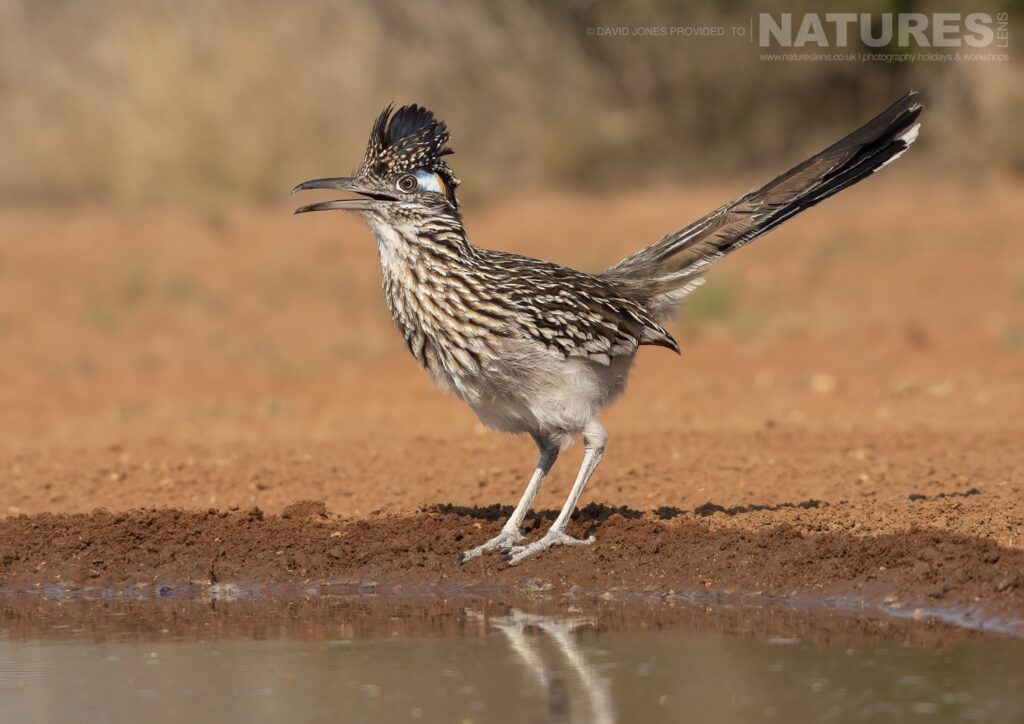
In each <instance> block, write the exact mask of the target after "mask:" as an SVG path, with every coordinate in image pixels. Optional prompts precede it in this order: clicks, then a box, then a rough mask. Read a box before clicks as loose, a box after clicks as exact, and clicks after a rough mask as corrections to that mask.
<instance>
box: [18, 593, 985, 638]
mask: <svg viewBox="0 0 1024 724" xmlns="http://www.w3.org/2000/svg"><path fill="white" fill-rule="evenodd" d="M337 590H338V588H337V587H332V588H330V589H317V590H316V592H314V591H313V590H311V589H304V590H303V589H301V588H289V589H288V590H287V591H281V590H279V589H275V590H273V591H267V592H265V593H264V594H263V595H258V596H252V595H244V594H243V595H242V596H240V597H239V598H234V599H231V598H229V599H210V598H205V599H204V598H201V597H200V598H183V597H179V596H170V597H167V596H156V597H154V596H151V595H146V594H145V593H140V594H139V595H137V596H125V597H115V598H88V597H83V598H72V599H68V598H63V599H59V600H57V599H54V598H46V597H42V596H25V595H14V596H2V595H0V638H3V639H7V640H10V641H38V640H46V641H62V640H72V639H73V640H78V641H81V640H83V639H85V640H90V641H118V642H122V643H124V642H127V641H173V640H193V639H203V640H209V639H230V638H249V639H266V638H274V637H284V636H287V637H288V638H293V639H306V640H324V639H330V638H370V637H388V638H390V637H394V636H420V637H422V636H484V635H486V634H487V628H486V627H485V626H484V625H482V624H483V622H484V621H485V620H487V619H488V618H493V617H500V616H505V615H508V614H509V612H510V611H512V610H517V611H524V612H528V613H531V614H536V615H541V616H547V615H550V616H556V617H566V616H570V617H573V618H577V619H586V621H587V622H588V625H589V628H590V629H592V630H594V631H625V632H641V631H659V630H663V629H681V630H685V631H691V632H701V633H725V634H730V635H743V636H753V637H755V638H761V639H781V640H784V641H796V640H800V641H807V642H811V643H817V644H830V643H836V642H847V643H868V644H870V643H880V644H885V645H888V646H891V645H908V646H936V645H945V644H949V643H954V642H958V641H964V640H973V639H978V638H986V637H989V636H990V634H987V633H985V632H982V631H979V630H976V629H967V628H963V627H960V626H955V625H952V624H947V623H943V622H940V621H937V620H934V619H926V618H922V619H919V620H914V619H899V618H894V617H891V616H885V615H881V614H874V615H864V614H859V615H857V614H854V613H851V612H849V611H840V610H835V609H828V608H823V607H817V608H814V607H808V608H804V609H795V608H792V607H787V606H779V605H763V604H758V602H757V600H756V599H754V598H751V597H745V598H743V599H742V600H740V599H736V600H730V601H724V600H722V601H716V602H715V603H714V604H713V605H707V604H706V603H694V602H687V601H679V600H662V599H657V600H652V599H640V598H632V599H629V600H602V599H593V598H591V599H586V598H578V599H574V600H573V601H571V602H569V603H568V604H567V603H566V601H565V599H564V598H561V597H545V596H538V595H524V594H522V593H515V594H506V595H502V594H472V593H470V594H463V595H459V596H454V597H439V596H434V595H417V596H408V595H407V596H401V595H398V596H368V595H365V594H361V595H351V594H348V595H347V594H339V593H337ZM709 600H710V599H709Z"/></svg>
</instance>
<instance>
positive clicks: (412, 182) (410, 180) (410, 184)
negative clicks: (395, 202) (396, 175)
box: [398, 174, 420, 194]
mask: <svg viewBox="0 0 1024 724" xmlns="http://www.w3.org/2000/svg"><path fill="white" fill-rule="evenodd" d="M419 185H420V182H419V181H417V180H416V177H415V176H413V175H412V174H406V175H405V176H403V177H402V178H400V179H398V190H399V191H403V192H405V193H407V194H411V193H412V192H413V191H415V190H416V189H417V188H419Z"/></svg>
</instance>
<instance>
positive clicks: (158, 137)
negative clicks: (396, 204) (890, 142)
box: [0, 0, 1024, 208]
mask: <svg viewBox="0 0 1024 724" xmlns="http://www.w3.org/2000/svg"><path fill="white" fill-rule="evenodd" d="M974 9H977V10H984V11H986V12H990V13H995V12H998V11H1001V10H1003V11H1007V12H1008V13H1009V16H1010V21H1011V26H1012V27H1011V32H1010V39H1011V48H1010V51H1009V52H1010V55H1011V62H1010V63H996V62H962V63H916V64H885V63H875V64H861V63H831V64H830V63H807V62H775V63H772V62H767V61H761V60H759V58H758V52H759V51H758V49H757V47H756V46H754V45H751V44H750V42H749V40H748V39H735V38H732V37H729V36H728V35H727V36H726V37H724V38H706V39H682V38H678V37H653V38H652V37H640V38H635V37H634V38H629V37H627V38H622V37H606V36H605V37H602V36H601V35H600V34H598V33H594V34H588V33H587V29H588V28H595V27H608V26H613V27H620V26H627V27H630V28H632V27H635V26H668V27H671V26H678V25H726V26H728V25H739V26H748V25H749V23H750V19H751V17H753V16H756V15H757V13H759V12H774V13H777V12H782V11H787V12H802V11H804V10H809V11H811V10H813V11H816V12H827V11H829V10H834V11H850V10H856V11H858V12H876V13H880V12H899V11H917V12H935V11H946V12H951V11H952V12H967V11H969V10H974ZM1022 19H1024V3H1022V2H1020V0H1013V1H1009V0H997V1H996V2H988V3H986V2H979V3H974V2H967V3H963V2H958V3H950V2H948V0H942V1H941V2H939V1H937V0H936V1H934V2H933V1H931V0H920V1H914V0H904V1H902V2H894V1H893V0H858V3H857V7H856V8H851V7H850V6H849V3H848V2H842V1H841V0H837V1H835V2H832V1H828V2H818V3H811V2H807V3H805V4H804V5H801V4H799V3H790V4H787V5H785V6H781V5H779V4H777V3H776V4H768V3H765V2H762V1H761V0H730V1H728V2H723V3H718V4H715V5H712V4H710V3H706V2H696V1H693V0H691V1H688V2H669V1H668V0H634V1H633V2H615V1H613V0H569V1H568V2H562V3H548V2H540V0H536V1H535V2H518V3H511V2H483V3H469V2H464V3H463V2H450V1H446V0H423V1H421V2H408V3H405V2H402V3H400V2H392V1H384V2H339V1H338V0H301V1H298V2H283V1H282V0H214V1H210V2H200V1H199V0H183V1H181V2H167V1H165V0H133V1H132V2H121V1H120V0H66V1H62V0H0V101H2V102H0V134H2V137H3V139H4V141H3V145H4V150H3V163H2V164H0V204H5V205H8V206H10V205H22V204H35V203H49V202H54V201H58V202H68V201H73V202H79V203H84V204H92V205H111V206H114V207H119V208H133V207H139V206H152V205H189V206H194V207H196V208H214V207H216V206H217V205H220V204H223V203H227V202H232V203H264V202H267V201H269V200H272V199H280V198H281V197H282V195H283V194H285V193H286V192H287V190H288V188H289V187H290V186H291V185H292V184H293V183H294V182H296V181H298V180H301V179H303V178H307V177H311V176H320V175H326V174H338V173H344V172H347V171H349V170H351V169H352V168H354V166H355V165H356V164H357V162H358V160H359V158H360V156H361V153H362V149H363V146H364V143H365V139H366V136H367V134H368V131H369V127H370V124H371V122H372V120H373V118H374V116H375V114H376V113H377V112H378V111H379V110H380V108H381V107H382V106H383V105H385V104H386V103H387V102H389V101H391V100H395V101H398V102H399V103H405V102H413V101H415V102H419V103H422V104H426V105H428V106H429V107H431V108H433V109H435V110H436V111H437V112H438V113H439V115H441V116H442V117H443V118H444V119H445V120H447V121H448V123H449V126H450V127H451V128H452V130H453V133H454V146H455V148H456V150H457V151H458V152H459V153H458V155H457V156H456V158H455V159H454V166H455V168H456V171H457V173H458V174H459V175H460V176H462V178H463V180H464V181H467V182H468V183H467V184H466V186H464V189H465V191H466V192H467V193H468V194H470V195H476V196H478V197H483V198H493V197H494V195H496V194H498V193H503V192H507V191H510V190H515V191H524V190H530V189H531V188H534V187H549V186H557V185H571V186H573V187H574V188H583V189H587V188H622V187H623V186H630V187H632V186H637V185H644V184H652V183H658V182H660V181H664V180H672V181H680V182H686V181H690V182H701V181H705V180H707V179H709V178H710V179H714V178H724V177H728V176H732V175H736V174H737V173H746V172H750V173H753V172H755V171H762V170H765V169H767V170H769V171H771V170H778V169H779V167H780V165H783V164H786V163H788V162H792V161H796V160H799V159H800V158H802V156H803V155H804V154H806V153H807V152H809V151H811V150H816V149H817V147H818V146H821V145H824V144H826V143H828V142H831V141H832V140H834V137H835V136H836V135H837V134H839V133H842V132H843V131H845V130H848V129H850V128H851V127H852V126H853V124H854V123H855V122H857V121H859V120H862V119H864V118H866V117H867V116H869V115H870V114H872V113H874V112H876V111H877V110H880V109H881V108H883V107H884V106H885V105H886V104H887V103H889V102H890V101H892V100H893V99H895V98H896V97H898V96H899V95H900V94H901V93H903V92H904V91H905V90H906V89H908V88H911V87H915V88H918V89H920V90H922V92H923V93H924V95H925V98H926V102H927V103H928V105H929V113H928V124H927V132H926V134H924V135H923V137H922V140H923V144H922V145H923V146H925V147H926V148H927V154H919V160H918V161H917V163H924V164H932V165H933V166H934V168H935V169H938V170H940V171H948V172H950V173H958V174H959V173H973V172H978V171H982V170H996V171H1006V172H1011V173H1020V172H1022V171H1024V134H1022V133H1021V132H1020V121H1021V119H1022V118H1024V75H1022V73H1021V62H1020V61H1021V59H1020V57H1019V55H1018V56H1017V57H1015V54H1014V48H1013V47H1012V46H1013V44H1014V43H1015V41H1016V39H1017V38H1018V37H1019V34H1020V32H1021V20H1022ZM853 49H857V48H853Z"/></svg>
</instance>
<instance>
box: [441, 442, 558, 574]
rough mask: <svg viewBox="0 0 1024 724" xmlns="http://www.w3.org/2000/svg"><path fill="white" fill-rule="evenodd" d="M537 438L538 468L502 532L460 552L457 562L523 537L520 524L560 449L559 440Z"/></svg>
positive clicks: (513, 542)
mask: <svg viewBox="0 0 1024 724" xmlns="http://www.w3.org/2000/svg"><path fill="white" fill-rule="evenodd" d="M535 440H536V442H537V447H538V448H540V459H539V460H538V461H537V469H536V470H534V471H533V477H531V478H530V484H529V485H527V486H526V490H525V491H523V497H522V498H520V499H519V504H518V505H517V506H516V509H515V510H513V511H512V515H510V516H509V519H508V520H507V521H505V525H503V526H502V528H501V532H500V533H498V535H496V536H494V537H493V538H491V539H490V540H489V541H487V542H486V543H483V544H481V545H478V546H477V547H476V548H473V549H471V550H468V551H466V552H465V553H460V554H459V557H458V558H457V559H455V563H456V564H462V563H465V562H466V561H468V560H470V559H472V558H476V557H477V556H479V555H481V554H483V553H486V552H487V551H493V550H508V549H510V548H511V547H512V546H514V545H515V544H516V543H518V542H519V541H521V540H522V539H523V534H522V533H521V532H519V526H521V525H522V524H523V518H525V517H526V513H527V512H528V511H529V510H530V504H531V503H533V499H534V498H535V497H536V496H537V491H538V490H540V486H541V483H543V482H544V478H545V476H547V474H548V472H549V471H550V470H551V466H552V465H554V464H555V460H556V459H557V458H558V451H559V443H558V442H557V441H556V442H551V441H547V440H542V439H540V438H535Z"/></svg>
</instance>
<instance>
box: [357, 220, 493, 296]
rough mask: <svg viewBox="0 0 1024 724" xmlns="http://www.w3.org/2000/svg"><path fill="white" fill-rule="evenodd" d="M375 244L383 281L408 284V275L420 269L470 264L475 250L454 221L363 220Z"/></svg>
mask: <svg viewBox="0 0 1024 724" xmlns="http://www.w3.org/2000/svg"><path fill="white" fill-rule="evenodd" d="M366 222H367V225H368V226H369V227H370V231H371V232H372V233H373V238H374V240H376V242H377V251H378V253H379V254H380V263H381V268H382V269H383V271H384V276H385V281H387V280H388V279H389V278H391V279H392V280H394V281H396V282H399V283H406V282H408V281H411V280H410V279H409V278H408V276H409V275H410V274H415V273H416V271H417V270H418V269H419V268H421V267H427V268H433V269H436V268H438V267H443V266H450V267H458V266H465V265H468V264H471V263H472V260H473V258H474V257H475V255H476V249H475V248H474V247H473V245H472V244H470V243H469V239H468V238H467V237H466V231H465V229H464V228H463V226H462V223H461V222H460V221H458V220H456V219H446V218H442V219H431V220H426V221H420V222H408V223H400V224H393V223H389V222H385V221H383V220H380V219H376V218H373V217H369V216H368V217H367V219H366Z"/></svg>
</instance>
